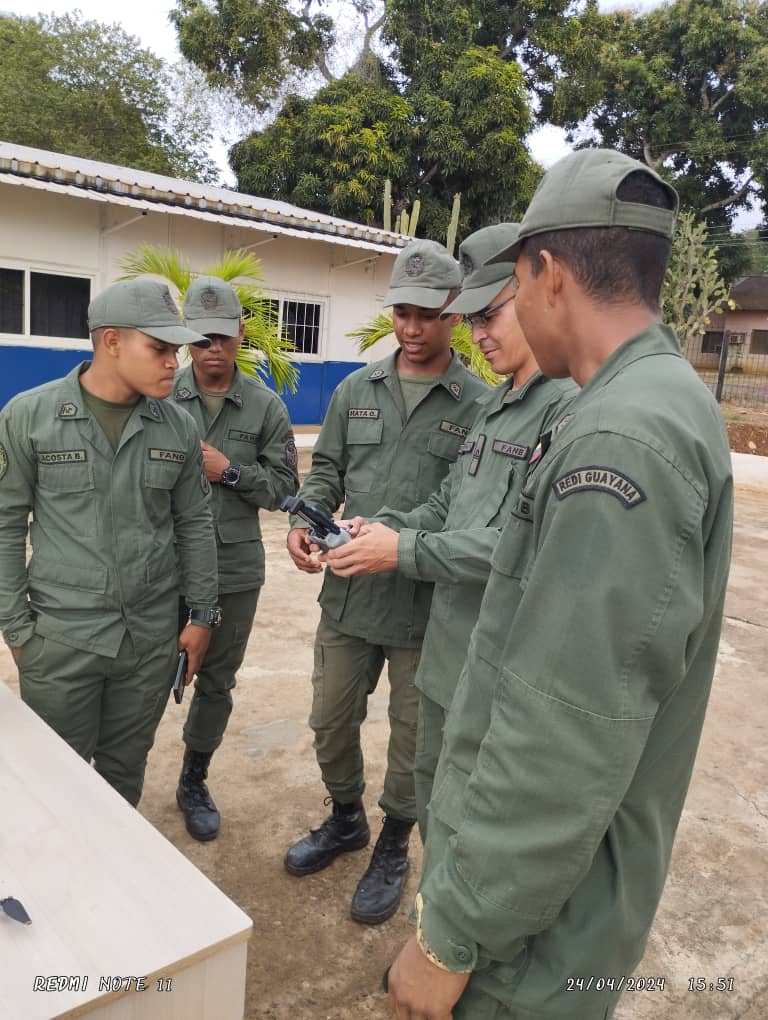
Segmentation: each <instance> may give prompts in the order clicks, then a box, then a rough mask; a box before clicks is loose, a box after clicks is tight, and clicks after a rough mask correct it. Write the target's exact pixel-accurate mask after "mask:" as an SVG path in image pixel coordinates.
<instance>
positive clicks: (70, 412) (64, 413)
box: [58, 401, 77, 418]
mask: <svg viewBox="0 0 768 1020" xmlns="http://www.w3.org/2000/svg"><path fill="white" fill-rule="evenodd" d="M76 414H77V404H72V403H70V402H69V401H67V403H66V404H61V405H60V406H59V410H58V415H59V418H74V417H75V415H76Z"/></svg>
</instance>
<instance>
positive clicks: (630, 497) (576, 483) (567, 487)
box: [552, 465, 646, 510]
mask: <svg viewBox="0 0 768 1020" xmlns="http://www.w3.org/2000/svg"><path fill="white" fill-rule="evenodd" d="M552 490H553V492H554V493H555V495H556V496H557V498H558V499H565V498H566V496H573V495H574V494H575V493H577V492H607V493H608V495H609V496H615V497H616V499H618V500H619V502H620V503H621V504H622V505H623V507H624V509H625V510H632V509H633V508H634V507H636V506H639V505H640V504H641V503H643V502H645V498H646V497H645V493H644V492H643V490H642V489H641V488H640V486H639V485H638V484H637V483H636V482H634V481H633V480H632V479H631V478H630V477H629V475H625V474H624V473H623V472H622V471H617V470H616V468H612V467H602V466H599V465H590V466H588V467H579V468H572V469H571V470H570V471H568V472H566V474H564V475H560V477H559V478H556V479H555V481H554V482H552Z"/></svg>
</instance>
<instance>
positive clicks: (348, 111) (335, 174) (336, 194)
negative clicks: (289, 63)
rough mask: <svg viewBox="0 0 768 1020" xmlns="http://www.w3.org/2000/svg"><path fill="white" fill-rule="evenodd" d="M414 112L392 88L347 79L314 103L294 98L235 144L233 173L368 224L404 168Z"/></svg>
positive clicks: (249, 183) (277, 194)
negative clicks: (262, 128) (390, 182)
mask: <svg viewBox="0 0 768 1020" xmlns="http://www.w3.org/2000/svg"><path fill="white" fill-rule="evenodd" d="M409 112H410V111H409V107H408V103H407V102H406V101H405V100H404V99H403V98H402V96H400V95H399V94H398V93H397V90H396V89H395V88H394V86H392V85H389V86H388V87H387V86H384V85H381V86H380V85H378V84H376V83H370V82H364V81H363V82H361V81H360V80H359V79H357V78H356V77H355V76H354V75H351V74H347V75H345V76H344V77H343V78H341V79H339V81H335V82H332V83H331V84H330V85H328V86H327V87H326V88H324V89H322V90H321V91H320V92H319V93H318V94H317V95H316V96H315V98H314V99H304V98H302V97H300V96H289V98H288V99H287V100H286V103H285V105H284V107H283V109H282V112H281V113H280V116H279V117H278V118H277V120H276V121H275V123H274V124H273V125H272V126H271V127H270V128H268V129H267V130H266V131H262V132H258V133H255V134H252V135H250V136H249V137H248V138H246V139H245V140H244V141H242V142H240V143H239V144H238V145H235V146H234V148H233V149H232V153H231V164H232V169H233V170H234V171H235V173H236V174H237V178H238V185H239V187H240V188H241V189H242V190H244V191H246V192H249V193H252V194H256V195H264V196H267V197H270V198H275V199H283V200H287V201H289V202H293V203H294V204H296V205H300V206H303V207H304V208H308V209H318V210H321V211H323V212H328V213H331V214H332V215H334V216H342V217H345V218H347V219H354V220H358V221H360V222H363V223H371V222H373V220H374V219H376V218H377V217H380V216H381V212H380V209H381V192H382V187H383V185H382V182H383V181H384V180H385V179H386V178H388V177H392V178H395V179H400V178H401V177H402V176H403V175H404V173H405V171H406V161H407V158H408V143H409V140H410V134H411V127H410V124H409V120H408V118H409Z"/></svg>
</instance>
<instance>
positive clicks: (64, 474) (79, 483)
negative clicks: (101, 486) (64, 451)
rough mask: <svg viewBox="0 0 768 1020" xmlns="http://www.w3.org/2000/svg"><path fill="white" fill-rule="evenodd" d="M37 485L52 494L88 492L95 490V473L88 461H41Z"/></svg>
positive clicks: (38, 466)
mask: <svg viewBox="0 0 768 1020" xmlns="http://www.w3.org/2000/svg"><path fill="white" fill-rule="evenodd" d="M37 484H38V485H39V486H40V487H41V488H43V489H49V490H50V491H52V492H88V491H90V490H92V489H93V488H94V482H93V471H92V469H91V465H90V464H89V463H88V462H87V461H83V462H69V461H59V462H57V461H51V462H48V463H46V462H42V461H41V462H39V463H38V465H37Z"/></svg>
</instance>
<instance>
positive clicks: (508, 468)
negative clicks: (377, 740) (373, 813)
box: [324, 223, 578, 839]
mask: <svg viewBox="0 0 768 1020" xmlns="http://www.w3.org/2000/svg"><path fill="white" fill-rule="evenodd" d="M517 234H518V225H517V224H514V223H498V224H496V225H495V226H491V227H484V228H483V229H482V230H479V231H477V232H476V233H474V234H471V235H470V236H469V237H468V238H466V240H465V241H463V242H462V244H461V246H460V248H459V261H460V263H461V266H462V269H463V271H464V280H463V282H462V287H461V294H460V295H459V297H457V298H456V299H455V300H454V301H453V302H451V304H449V305H448V307H447V308H446V310H445V312H443V314H444V315H446V314H448V313H452V312H455V313H461V314H463V315H464V316H465V319H466V321H467V322H468V323H469V324H470V325H471V327H472V339H473V342H474V343H476V344H478V345H479V347H480V349H481V351H482V352H483V354H484V356H485V358H486V360H487V361H488V363H489V364H490V365H491V366H492V367H493V368H494V369H495V371H496V372H498V373H499V374H500V375H506V376H509V377H510V378H508V379H506V380H505V381H504V382H502V383H500V384H499V385H498V386H497V387H496V388H495V389H494V390H492V391H491V392H490V393H489V394H488V395H486V396H483V397H481V398H480V400H479V401H478V405H479V414H478V417H477V418H476V419H475V424H474V425H473V426H472V429H471V430H470V433H469V435H468V436H467V439H466V442H464V443H463V444H462V445H461V447H460V448H459V458H458V460H457V462H456V464H455V465H454V466H453V467H452V468H451V470H450V472H449V473H448V475H446V477H445V479H444V480H443V484H442V486H441V487H440V489H439V491H437V492H435V493H434V494H433V495H432V496H431V497H430V499H429V500H428V501H427V502H426V503H423V504H422V505H421V506H418V507H416V508H415V509H413V510H411V511H399V510H392V509H390V508H389V507H384V508H383V509H382V510H380V511H379V512H378V513H377V514H376V517H375V521H376V522H377V523H372V524H369V525H368V526H366V527H364V528H363V531H362V532H361V533H360V532H358V528H359V527H360V525H362V524H363V521H362V520H361V519H359V518H358V519H357V520H355V521H354V522H352V525H353V533H355V534H360V537H359V538H357V539H356V540H355V541H354V542H349V543H347V544H346V545H344V546H341V547H340V548H339V549H334V550H332V551H331V552H330V553H329V554H328V556H327V557H324V559H326V561H327V562H328V564H329V565H330V567H331V569H332V570H333V571H334V573H336V574H338V575H339V576H341V577H351V576H355V575H357V574H365V573H379V572H380V571H382V570H395V569H397V570H399V571H401V572H402V573H403V574H404V575H405V576H406V577H411V578H414V579H416V580H419V581H432V582H435V588H434V593H433V596H432V608H431V610H430V614H429V623H428V625H427V630H426V634H425V636H424V645H423V647H422V652H421V661H420V663H419V669H418V672H417V674H416V686H417V687H418V688H419V691H420V699H419V721H418V733H417V738H416V757H415V762H414V778H415V787H416V810H417V815H418V821H419V829H420V831H421V836H422V839H424V838H425V836H426V820H427V811H426V807H427V802H428V801H429V798H430V795H431V792H432V780H433V778H434V774H435V768H436V766H437V759H438V756H439V754H440V747H441V745H442V739H443V726H444V723H445V714H446V712H447V710H448V708H449V707H450V704H451V699H452V698H453V693H454V691H455V689H456V684H457V683H458V680H459V675H460V673H461V667H462V665H463V664H464V659H465V657H466V654H467V647H468V645H469V637H470V634H471V632H472V628H473V627H474V625H475V622H476V621H477V616H478V613H479V611H480V603H481V601H482V597H483V591H484V589H485V583H486V581H487V580H488V574H489V573H490V569H491V555H492V554H493V550H494V548H495V545H496V542H497V541H498V537H499V534H500V532H501V528H502V527H503V525H504V524H505V522H506V521H507V520H508V519H509V515H510V513H511V510H512V508H513V507H514V506H515V504H516V502H517V498H518V496H519V495H520V492H521V490H522V486H523V482H524V481H525V475H526V468H527V465H528V458H529V457H530V455H531V453H532V452H533V449H534V447H535V446H536V442H537V440H538V438H539V435H540V433H542V432H544V431H545V430H546V429H547V427H548V423H549V422H551V421H552V420H553V417H554V416H555V415H556V414H558V413H562V408H563V406H564V404H566V403H567V402H568V400H570V399H572V397H573V396H575V394H576V393H577V392H578V388H577V387H576V385H575V384H574V383H573V382H571V381H570V380H567V381H566V380H552V379H547V378H546V377H545V376H544V375H542V373H541V372H540V370H539V366H538V365H537V364H536V359H535V358H534V356H533V353H532V351H531V349H530V347H529V346H528V343H527V341H526V339H525V337H524V336H523V332H522V330H521V329H520V326H519V324H518V322H517V317H516V315H515V302H514V296H515V290H516V286H517V284H516V280H515V277H514V269H515V267H514V263H512V262H507V263H496V264H494V265H492V266H485V265H484V264H483V263H484V262H485V260H486V259H488V258H490V257H491V256H492V255H495V254H496V252H498V251H499V250H500V249H502V248H504V247H506V246H509V245H511V244H513V243H514V242H515V241H516V239H517ZM398 533H399V534H398Z"/></svg>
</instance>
